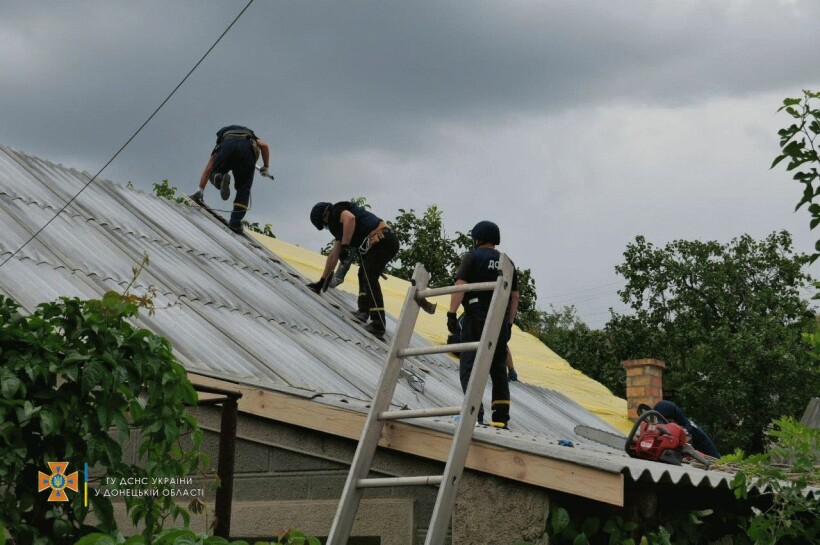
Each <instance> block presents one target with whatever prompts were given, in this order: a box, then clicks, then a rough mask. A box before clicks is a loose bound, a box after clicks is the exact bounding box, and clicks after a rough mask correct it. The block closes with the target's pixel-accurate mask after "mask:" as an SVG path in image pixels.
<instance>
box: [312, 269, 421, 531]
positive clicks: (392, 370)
mask: <svg viewBox="0 0 820 545" xmlns="http://www.w3.org/2000/svg"><path fill="white" fill-rule="evenodd" d="M429 282H430V273H428V272H427V271H426V270H425V269H424V267H423V266H422V265H421V264H420V263H419V264H417V265H416V270H415V271H414V273H413V285H412V286H411V287H410V289H409V290H407V296H406V297H405V299H404V306H402V309H401V315H400V316H401V319H400V320H399V324H398V326H397V327H396V333H395V334H394V335H393V342H391V343H390V351H389V352H388V356H387V360H386V364H385V366H384V368H383V369H382V373H381V378H380V379H379V384H378V386H377V389H376V395H375V396H374V398H373V402H372V403H371V405H370V412H369V413H368V415H367V420H366V421H365V425H364V428H363V430H362V436H361V439H359V444H358V446H357V447H356V454H355V455H354V456H353V462H352V463H351V466H350V472H349V473H348V475H347V480H346V481H345V485H344V488H343V489H342V495H341V497H340V498H339V505H338V507H337V508H336V514H335V515H334V517H333V523H332V525H331V527H330V533H329V534H328V538H327V545H345V544H346V543H347V540H348V538H349V537H350V531H351V530H352V528H353V521H354V519H355V518H356V512H357V511H358V509H359V502H360V501H361V497H362V489H361V488H359V487H357V486H356V483H357V482H358V481H359V480H360V479H366V478H367V475H368V473H369V472H370V466H371V463H372V462H373V456H374V455H375V453H376V447H378V445H379V439H380V438H381V432H382V426H383V425H384V423H383V422H381V421H379V413H381V412H385V411H387V410H388V409H389V408H390V403H391V402H392V400H393V393H394V392H395V390H396V386H397V385H398V380H399V374H400V373H401V368H402V360H401V358H399V356H398V353H399V349H400V348H401V347H406V346H408V345H409V344H410V339H411V337H412V336H413V330H414V328H415V325H416V319H417V318H418V315H419V310H420V308H421V307H420V306H419V303H418V302H417V301H416V292H417V291H418V290H419V289H424V288H426V287H427V284H428V283H429Z"/></svg>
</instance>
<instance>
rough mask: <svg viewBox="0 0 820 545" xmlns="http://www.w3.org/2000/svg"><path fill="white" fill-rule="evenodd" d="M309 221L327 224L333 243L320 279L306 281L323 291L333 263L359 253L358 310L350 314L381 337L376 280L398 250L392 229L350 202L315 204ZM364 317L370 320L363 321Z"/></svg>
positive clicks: (379, 291) (381, 315) (382, 320)
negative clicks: (351, 253)
mask: <svg viewBox="0 0 820 545" xmlns="http://www.w3.org/2000/svg"><path fill="white" fill-rule="evenodd" d="M310 221H311V223H313V225H314V226H315V227H316V228H317V229H319V230H320V231H321V230H322V229H324V228H325V227H327V228H328V229H329V230H330V232H331V234H332V235H333V238H335V239H336V243H335V244H334V245H333V248H331V250H330V254H328V256H327V261H325V270H324V272H323V273H322V278H321V279H320V280H318V281H317V282H314V283H312V284H308V287H309V288H310V289H312V290H313V291H314V292H316V293H318V294H320V293H321V292H323V291H325V290H327V288H328V285H329V284H330V281H331V277H332V276H331V275H332V274H333V270H334V268H335V267H336V263H337V262H338V261H339V260H340V259H341V260H342V261H345V260H347V259H348V258H349V254H350V252H357V253H358V254H359V263H360V266H359V298H358V302H357V303H358V311H357V312H356V313H354V314H353V317H354V318H356V319H357V320H358V321H360V322H362V323H365V324H367V325H366V326H365V330H367V331H368V332H370V333H372V334H373V335H375V336H376V337H379V338H383V336H384V330H385V324H386V323H387V322H386V320H385V315H384V296H383V295H382V288H381V285H380V284H379V279H380V277H381V275H382V273H383V272H384V269H385V267H387V264H388V263H389V262H390V260H391V259H393V258H394V257H395V256H396V254H397V253H398V251H399V239H398V237H396V234H395V233H393V230H392V229H390V227H388V226H387V224H386V223H385V222H384V221H382V220H381V218H379V217H378V216H376V215H375V214H373V213H371V212H369V211H367V210H365V209H364V208H362V207H361V206H357V205H355V204H353V203H351V202H346V201H344V202H337V203H336V204H331V203H329V202H320V203H317V204H316V205H315V206H314V207H313V209H312V210H311V211H310ZM368 319H369V320H370V323H367V321H368Z"/></svg>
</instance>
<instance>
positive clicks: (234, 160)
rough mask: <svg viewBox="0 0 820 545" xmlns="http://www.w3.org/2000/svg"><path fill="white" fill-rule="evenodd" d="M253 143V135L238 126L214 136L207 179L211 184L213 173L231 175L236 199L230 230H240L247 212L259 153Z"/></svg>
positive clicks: (231, 126) (254, 136)
mask: <svg viewBox="0 0 820 545" xmlns="http://www.w3.org/2000/svg"><path fill="white" fill-rule="evenodd" d="M256 140H257V136H256V134H254V132H253V131H252V130H250V129H249V128H247V127H242V126H241V125H229V126H227V127H223V128H221V129H219V132H217V133H216V147H215V148H214V150H213V151H212V152H211V155H213V156H214V166H213V169H212V170H211V174H210V176H209V178H210V180H211V182H213V180H214V175H215V174H216V173H220V174H225V173H226V172H228V171H229V170H230V171H231V172H233V178H234V188H236V197H235V198H234V200H233V211H232V212H231V221H230V224H231V225H232V226H239V225H240V224H241V223H242V218H244V217H245V213H246V212H247V211H248V202H249V201H250V196H251V186H252V185H253V173H254V170H255V169H256V158H257V153H258V148H257V146H256Z"/></svg>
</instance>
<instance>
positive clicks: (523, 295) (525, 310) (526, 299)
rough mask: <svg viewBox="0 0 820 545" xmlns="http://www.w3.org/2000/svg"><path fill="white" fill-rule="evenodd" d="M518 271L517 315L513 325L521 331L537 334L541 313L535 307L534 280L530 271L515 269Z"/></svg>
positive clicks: (536, 297) (536, 295)
mask: <svg viewBox="0 0 820 545" xmlns="http://www.w3.org/2000/svg"><path fill="white" fill-rule="evenodd" d="M517 271H518V313H517V314H516V316H515V323H516V325H517V326H518V327H520V328H521V329H522V330H524V331H526V332H528V333H532V332H537V329H538V326H539V324H540V321H541V311H539V310H538V307H536V306H535V302H536V301H537V300H538V294H537V293H536V291H535V278H533V277H532V271H531V270H530V269H521V268H517Z"/></svg>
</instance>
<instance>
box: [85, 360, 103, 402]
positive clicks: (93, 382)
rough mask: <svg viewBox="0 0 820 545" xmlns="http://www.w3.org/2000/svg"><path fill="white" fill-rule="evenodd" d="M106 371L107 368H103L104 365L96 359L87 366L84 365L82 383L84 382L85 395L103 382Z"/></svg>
mask: <svg viewBox="0 0 820 545" xmlns="http://www.w3.org/2000/svg"><path fill="white" fill-rule="evenodd" d="M104 373H105V369H103V368H102V366H101V365H100V364H99V363H97V362H95V361H92V362H89V363H88V364H87V365H86V366H85V367H83V372H82V378H81V379H80V383H81V384H82V387H83V394H84V395H85V394H88V392H90V391H91V390H93V389H94V388H95V387H96V386H97V385H99V384H100V382H102V379H103V374H104Z"/></svg>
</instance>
